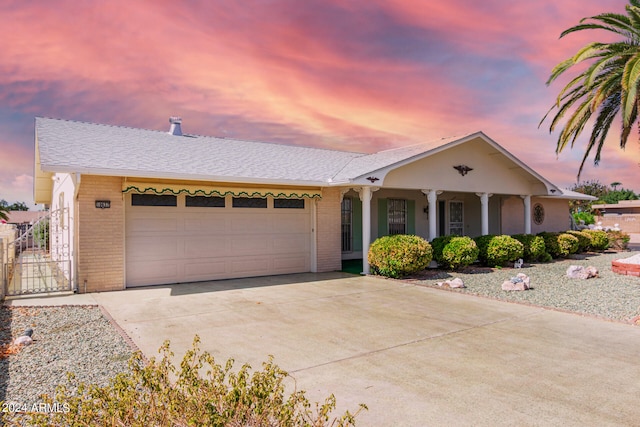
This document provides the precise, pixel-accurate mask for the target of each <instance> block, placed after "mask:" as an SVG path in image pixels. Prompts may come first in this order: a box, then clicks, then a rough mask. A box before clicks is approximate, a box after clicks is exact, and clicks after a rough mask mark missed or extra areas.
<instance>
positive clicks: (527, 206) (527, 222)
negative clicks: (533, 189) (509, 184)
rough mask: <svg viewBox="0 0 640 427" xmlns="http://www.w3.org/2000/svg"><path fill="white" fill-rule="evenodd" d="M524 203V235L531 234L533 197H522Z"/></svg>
mask: <svg viewBox="0 0 640 427" xmlns="http://www.w3.org/2000/svg"><path fill="white" fill-rule="evenodd" d="M520 197H522V200H523V201H524V234H531V196H529V195H527V196H520Z"/></svg>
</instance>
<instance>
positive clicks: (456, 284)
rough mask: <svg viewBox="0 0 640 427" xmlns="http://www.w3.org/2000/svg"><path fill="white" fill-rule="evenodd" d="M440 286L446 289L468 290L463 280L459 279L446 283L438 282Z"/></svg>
mask: <svg viewBox="0 0 640 427" xmlns="http://www.w3.org/2000/svg"><path fill="white" fill-rule="evenodd" d="M438 286H442V287H444V288H466V286H465V285H464V282H463V281H462V279H460V278H458V277H456V278H455V279H451V280H445V281H444V282H438Z"/></svg>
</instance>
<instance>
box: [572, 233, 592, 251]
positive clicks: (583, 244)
mask: <svg viewBox="0 0 640 427" xmlns="http://www.w3.org/2000/svg"><path fill="white" fill-rule="evenodd" d="M567 234H571V235H572V236H575V237H576V238H577V239H578V252H584V251H588V250H589V248H590V247H591V238H590V237H589V235H588V234H586V233H585V232H583V231H576V230H569V231H567Z"/></svg>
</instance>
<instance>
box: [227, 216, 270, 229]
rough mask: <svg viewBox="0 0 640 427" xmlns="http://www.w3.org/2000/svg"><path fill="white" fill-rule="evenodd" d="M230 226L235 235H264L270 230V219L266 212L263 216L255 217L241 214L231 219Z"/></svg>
mask: <svg viewBox="0 0 640 427" xmlns="http://www.w3.org/2000/svg"><path fill="white" fill-rule="evenodd" d="M230 225H231V226H230V227H229V229H230V231H231V232H234V233H237V232H239V233H243V234H244V233H262V232H264V231H265V230H269V218H268V216H267V215H265V212H263V213H262V215H260V214H256V213H254V214H253V215H249V214H239V215H238V216H237V217H234V218H231V224H230Z"/></svg>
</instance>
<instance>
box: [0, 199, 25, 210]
mask: <svg viewBox="0 0 640 427" xmlns="http://www.w3.org/2000/svg"><path fill="white" fill-rule="evenodd" d="M0 207H3V208H5V210H7V211H28V210H29V206H27V204H26V203H25V202H15V203H12V204H9V202H7V201H6V200H5V199H2V200H0Z"/></svg>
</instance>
